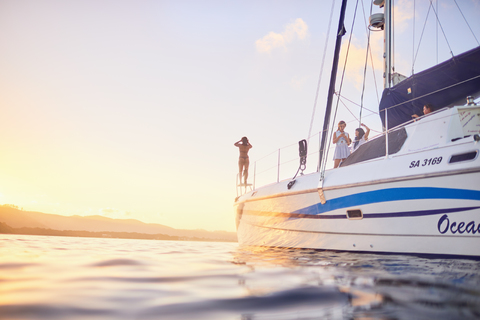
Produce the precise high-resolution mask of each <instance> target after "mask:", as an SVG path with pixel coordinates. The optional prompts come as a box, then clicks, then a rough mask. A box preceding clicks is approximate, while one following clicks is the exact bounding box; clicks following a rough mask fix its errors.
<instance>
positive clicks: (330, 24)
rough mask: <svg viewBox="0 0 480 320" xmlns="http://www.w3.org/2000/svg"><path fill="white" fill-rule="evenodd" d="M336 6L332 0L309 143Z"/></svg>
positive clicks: (310, 132) (308, 139)
mask: <svg viewBox="0 0 480 320" xmlns="http://www.w3.org/2000/svg"><path fill="white" fill-rule="evenodd" d="M334 8H335V0H332V9H331V10H330V20H329V22H328V30H327V38H326V39H325V46H324V48H323V57H322V64H321V66H320V75H319V76H318V84H317V92H316V93H315V101H314V103H313V110H312V118H311V119H310V128H309V129H308V136H307V141H308V142H307V144H309V143H310V135H311V134H312V127H313V121H314V120H315V110H316V109H317V101H318V94H319V92H320V84H321V82H322V74H323V66H324V64H325V57H326V55H327V47H328V39H329V36H330V28H331V26H332V20H333V19H332V18H333V9H334Z"/></svg>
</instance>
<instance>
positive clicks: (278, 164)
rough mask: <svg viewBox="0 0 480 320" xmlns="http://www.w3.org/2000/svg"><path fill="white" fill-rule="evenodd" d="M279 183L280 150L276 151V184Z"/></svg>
mask: <svg viewBox="0 0 480 320" xmlns="http://www.w3.org/2000/svg"><path fill="white" fill-rule="evenodd" d="M279 181H280V149H278V163H277V182H279Z"/></svg>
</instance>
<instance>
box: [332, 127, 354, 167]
mask: <svg viewBox="0 0 480 320" xmlns="http://www.w3.org/2000/svg"><path fill="white" fill-rule="evenodd" d="M346 126H347V124H346V123H345V121H340V122H339V123H338V131H337V132H335V133H334V134H333V143H334V144H335V145H336V146H335V153H334V155H333V161H334V165H333V167H334V168H338V166H339V165H340V162H342V161H343V160H345V159H346V158H347V157H348V156H349V155H350V149H349V148H348V146H349V145H350V143H352V139H350V136H349V135H348V133H346V132H345V131H344V130H345V127H346Z"/></svg>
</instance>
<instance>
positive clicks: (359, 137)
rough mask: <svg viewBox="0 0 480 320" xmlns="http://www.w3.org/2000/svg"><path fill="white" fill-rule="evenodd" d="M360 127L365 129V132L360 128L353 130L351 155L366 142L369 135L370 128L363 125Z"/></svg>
mask: <svg viewBox="0 0 480 320" xmlns="http://www.w3.org/2000/svg"><path fill="white" fill-rule="evenodd" d="M360 126H362V127H365V129H366V130H367V131H364V130H363V129H362V128H357V129H356V130H355V140H354V141H353V144H352V153H353V152H355V151H356V150H357V149H358V147H360V146H361V145H362V144H364V143H365V142H367V140H368V135H369V134H370V128H369V127H367V126H366V125H364V124H363V123H362V124H360Z"/></svg>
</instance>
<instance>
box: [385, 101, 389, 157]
mask: <svg viewBox="0 0 480 320" xmlns="http://www.w3.org/2000/svg"><path fill="white" fill-rule="evenodd" d="M385 158H388V108H385Z"/></svg>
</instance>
